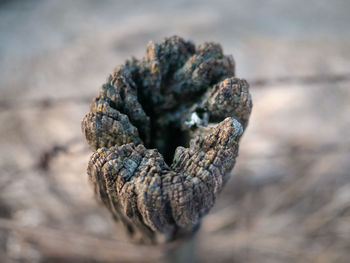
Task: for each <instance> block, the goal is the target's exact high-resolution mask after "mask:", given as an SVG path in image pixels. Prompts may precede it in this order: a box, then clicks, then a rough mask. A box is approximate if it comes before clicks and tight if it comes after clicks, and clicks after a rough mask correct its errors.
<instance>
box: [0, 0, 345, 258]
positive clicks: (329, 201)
mask: <svg viewBox="0 0 350 263" xmlns="http://www.w3.org/2000/svg"><path fill="white" fill-rule="evenodd" d="M349 29H350V1H348V0H333V1H329V0H310V1H302V0H294V1H277V0H270V1H259V0H249V1H228V0H216V1H209V0H198V1H184V0H183V1H161V0H158V1H156V0H154V1H131V0H128V1H105V0H104V1H82V0H76V1H62V0H61V1H59V0H56V1H55V0H48V1H29V0H28V1H4V0H2V1H0V39H1V40H0V262H159V261H162V260H163V261H164V260H166V259H164V254H167V253H168V252H169V248H170V250H171V244H170V245H169V246H160V247H147V246H136V245H133V244H130V243H128V242H127V240H126V239H125V235H124V232H123V230H121V229H119V228H117V227H116V226H115V224H114V223H113V221H112V219H111V218H110V215H109V213H108V212H107V211H106V210H105V209H104V208H102V207H100V206H99V205H98V204H97V202H96V201H95V200H94V197H93V193H92V190H91V188H90V187H89V185H88V181H87V175H86V167H87V162H88V159H89V156H90V155H91V152H90V151H89V150H88V147H87V144H86V143H85V141H84V138H83V136H82V134H81V130H80V122H81V120H82V118H83V116H84V115H85V114H86V113H87V111H88V108H89V103H90V100H91V99H92V97H93V96H95V95H97V94H98V89H99V86H100V85H101V84H102V83H103V82H104V81H105V78H106V77H107V75H108V74H109V73H111V72H112V71H113V69H114V67H115V66H117V65H119V64H122V63H123V62H124V60H125V59H126V58H128V57H130V56H132V55H133V56H135V57H138V58H140V57H141V56H142V55H143V53H144V51H145V47H146V44H147V43H148V42H149V41H150V40H160V39H162V38H163V37H166V36H171V35H173V34H177V35H179V36H182V37H184V38H185V39H191V40H193V41H194V42H195V43H196V44H200V43H202V42H204V41H215V42H219V43H220V44H221V45H222V47H223V49H224V53H225V54H232V55H233V56H234V58H235V61H236V73H237V76H238V77H239V78H245V79H247V80H248V82H249V83H250V85H251V94H252V96H253V101H254V108H253V112H252V116H251V119H250V124H249V126H248V129H247V131H246V133H245V135H244V137H243V139H242V141H241V146H240V156H239V158H238V161H237V165H236V167H235V169H234V171H233V173H232V178H231V179H230V181H229V182H228V184H227V185H226V187H225V189H224V191H223V192H222V193H221V195H220V196H219V198H218V199H217V202H216V205H215V207H214V209H213V210H212V211H211V213H210V214H209V215H208V216H207V217H205V219H204V220H203V224H202V227H201V230H200V231H199V233H198V234H197V236H196V239H195V244H194V247H193V248H191V249H194V253H195V255H196V260H197V262H239V263H240V262H244V263H246V262H268V263H273V262H315V263H316V262H317V263H328V262H339V263H342V262H344V263H347V262H350V161H349V159H350V136H349V135H350V30H349ZM165 258H168V259H169V255H168V256H165Z"/></svg>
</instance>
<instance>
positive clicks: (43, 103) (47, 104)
mask: <svg viewBox="0 0 350 263" xmlns="http://www.w3.org/2000/svg"><path fill="white" fill-rule="evenodd" d="M349 81H350V72H349V73H343V74H328V75H310V76H285V77H277V78H257V79H251V80H249V83H250V86H251V88H269V87H275V86H276V85H288V84H300V85H305V86H312V85H317V84H327V83H328V84H330V83H339V82H349ZM93 97H94V95H83V96H66V97H61V98H49V97H44V98H37V99H30V100H3V99H0V110H1V111H9V110H22V109H28V108H44V109H45V108H51V107H53V106H56V105H57V104H66V103H69V102H74V103H89V102H90V101H91V98H93Z"/></svg>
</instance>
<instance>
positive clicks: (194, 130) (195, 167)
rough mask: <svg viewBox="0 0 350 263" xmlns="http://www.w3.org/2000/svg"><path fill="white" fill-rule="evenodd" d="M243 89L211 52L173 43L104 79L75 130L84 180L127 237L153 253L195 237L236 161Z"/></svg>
mask: <svg viewBox="0 0 350 263" xmlns="http://www.w3.org/2000/svg"><path fill="white" fill-rule="evenodd" d="M248 89H249V87H248V83H247V82H246V81H245V80H240V79H237V78H235V77H234V62H233V59H232V57H231V56H224V55H223V52H222V48H221V47H220V45H218V44H214V43H204V44H203V45H200V46H198V47H197V48H196V47H195V46H194V45H193V44H192V43H191V42H187V41H185V40H183V39H182V38H180V37H177V36H173V37H170V38H166V39H165V40H163V41H160V42H158V43H153V42H151V43H150V44H149V45H148V47H147V50H146V54H145V56H144V58H143V59H142V60H141V61H137V60H136V59H134V58H133V59H131V60H128V61H127V62H126V63H125V64H124V65H122V66H119V67H117V68H116V70H115V71H114V73H113V75H111V76H109V77H108V79H107V82H106V83H105V84H104V85H102V87H101V90H100V94H99V97H97V98H96V99H94V100H93V102H92V104H91V108H90V112H89V113H88V114H87V115H86V116H85V117H84V120H83V122H82V130H83V133H84V134H85V137H86V139H87V141H88V143H89V145H90V147H91V148H92V149H93V150H96V149H97V151H96V152H95V153H94V154H93V156H92V157H91V159H90V162H89V166H88V175H89V178H90V181H91V182H92V185H93V187H94V189H95V193H96V195H97V197H98V198H99V199H100V200H101V201H102V202H103V204H104V205H105V206H106V207H107V208H108V209H109V210H110V211H111V212H112V214H113V216H114V218H115V219H116V220H117V221H118V220H120V221H121V222H123V224H124V225H125V226H126V228H127V230H128V233H129V234H130V235H131V236H132V237H134V238H135V239H137V240H142V241H145V242H152V243H156V242H164V241H170V240H173V239H176V238H178V237H179V236H182V235H184V234H186V235H187V234H191V233H193V232H194V231H195V230H196V229H198V227H199V224H200V219H201V218H202V217H203V216H204V215H205V214H207V213H208V212H209V210H210V208H211V207H212V206H213V204H214V201H215V196H216V194H217V193H218V192H219V191H220V190H221V189H222V187H223V184H224V183H225V182H226V181H227V176H228V173H229V172H230V171H231V170H232V168H233V166H234V163H235V159H236V157H237V155H238V142H239V139H240V137H241V135H242V134H243V127H244V128H245V127H246V126H247V124H248V119H249V115H250V112H251V108H252V101H251V97H250V94H249V90H248ZM241 123H242V124H241ZM106 147H109V148H106ZM185 147H188V148H185ZM163 156H164V157H163Z"/></svg>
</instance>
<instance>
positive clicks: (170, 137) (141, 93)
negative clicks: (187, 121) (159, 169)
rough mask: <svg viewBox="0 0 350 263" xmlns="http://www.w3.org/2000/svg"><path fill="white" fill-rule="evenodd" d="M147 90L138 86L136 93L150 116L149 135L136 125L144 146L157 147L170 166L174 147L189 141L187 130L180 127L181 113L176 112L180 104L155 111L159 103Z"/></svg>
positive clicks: (186, 143) (184, 144)
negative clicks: (172, 107) (153, 99)
mask: <svg viewBox="0 0 350 263" xmlns="http://www.w3.org/2000/svg"><path fill="white" fill-rule="evenodd" d="M140 86H141V85H140ZM140 86H138V87H140ZM141 87H142V86H141ZM147 90H148V89H145V88H138V90H137V93H138V100H139V102H140V104H141V105H142V107H143V110H144V111H145V112H146V114H147V116H149V117H150V122H151V130H150V136H147V135H146V134H145V132H144V131H142V127H138V129H139V134H140V137H141V139H142V140H143V142H144V144H145V147H146V148H148V149H157V150H158V151H159V152H160V153H161V154H162V155H163V157H164V160H165V162H166V163H167V164H168V165H169V166H170V165H171V163H172V161H173V157H174V153H175V150H176V148H177V147H178V146H184V147H187V146H188V143H189V136H188V132H187V131H184V130H182V129H181V120H180V119H181V114H179V113H178V112H177V111H178V110H179V109H178V108H179V107H178V106H180V104H179V105H178V106H176V107H175V108H174V109H171V110H164V111H159V110H158V111H155V108H157V109H159V108H158V107H159V105H155V104H154V103H153V101H152V96H153V94H152V92H150V91H147ZM145 91H146V92H145ZM179 103H180V102H179ZM140 128H141V129H140Z"/></svg>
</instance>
